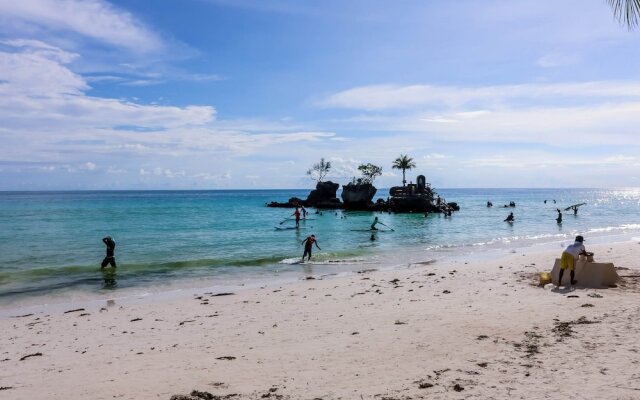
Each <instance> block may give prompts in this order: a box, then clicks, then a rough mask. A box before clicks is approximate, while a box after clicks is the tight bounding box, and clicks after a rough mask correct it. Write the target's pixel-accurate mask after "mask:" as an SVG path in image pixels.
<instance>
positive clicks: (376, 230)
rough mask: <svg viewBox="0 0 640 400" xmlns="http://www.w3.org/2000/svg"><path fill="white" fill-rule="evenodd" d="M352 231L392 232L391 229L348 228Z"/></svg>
mask: <svg viewBox="0 0 640 400" xmlns="http://www.w3.org/2000/svg"><path fill="white" fill-rule="evenodd" d="M350 230H351V231H352V232H393V231H392V230H391V229H350Z"/></svg>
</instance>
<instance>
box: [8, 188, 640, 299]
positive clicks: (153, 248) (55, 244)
mask: <svg viewBox="0 0 640 400" xmlns="http://www.w3.org/2000/svg"><path fill="white" fill-rule="evenodd" d="M307 193H308V191H301V190H298V191H297V190H264V191H140V192H136V191H125V192H120V191H118V192H22V193H16V192H13V193H9V192H4V193H0V302H3V303H4V304H9V303H11V302H13V301H17V300H20V299H24V298H25V297H29V298H33V297H37V296H39V295H42V294H46V295H48V296H52V295H53V296H55V295H59V294H60V293H64V292H65V291H69V290H73V291H76V292H77V291H80V292H86V293H99V294H104V293H118V291H123V290H127V289H128V290H131V289H139V290H141V291H144V290H146V289H148V288H151V287H154V288H158V287H160V288H161V287H163V286H166V287H172V285H175V284H176V283H178V282H187V281H190V282H193V281H197V282H200V283H201V284H202V285H209V286H220V287H225V286H228V285H234V284H249V285H260V284H263V283H265V282H268V281H270V280H275V279H281V278H282V277H284V276H287V277H293V278H295V279H299V278H300V277H302V276H304V274H308V273H314V274H320V275H322V274H336V273H347V272H351V271H356V270H359V269H366V268H381V267H394V266H397V265H406V264H407V263H408V262H420V261H426V260H440V259H443V258H446V257H455V256H459V255H461V254H467V255H468V254H478V255H481V254H483V253H487V252H488V251H509V250H511V249H513V248H518V247H530V246H540V245H551V244H557V245H558V246H561V245H564V244H566V243H568V241H570V240H571V239H572V238H573V236H575V235H576V234H578V233H579V234H583V235H585V237H586V238H587V243H594V242H596V243H597V242H603V241H607V240H614V239H616V240H617V239H620V238H631V237H633V236H634V235H638V234H639V233H640V190H639V189H620V190H600V189H571V190H558V189H549V190H541V189H517V190H515V189H513V190H509V189H456V190H453V189H450V190H446V189H442V190H439V193H440V195H441V196H442V197H444V198H446V200H447V201H455V202H457V203H458V204H459V205H460V207H461V210H460V211H459V212H457V213H454V215H453V216H452V217H450V218H447V217H444V216H442V215H438V214H433V215H428V216H427V217H425V216H424V215H423V214H386V213H375V214H374V213H368V212H342V211H337V212H336V211H329V210H324V211H322V214H318V213H316V210H315V209H310V210H309V211H310V212H311V214H310V216H309V217H310V219H309V220H307V221H303V222H302V223H301V227H300V229H299V230H295V229H276V227H277V228H282V227H292V226H293V225H294V224H293V221H291V220H287V221H284V220H285V219H286V218H287V217H288V216H289V215H290V214H291V213H292V211H293V210H290V209H278V208H268V207H266V206H265V204H266V203H267V202H270V201H273V200H276V201H286V200H287V199H288V198H289V197H293V196H297V197H301V198H304V197H306V195H307ZM379 193H380V195H381V197H385V198H386V193H387V191H386V190H380V191H379ZM489 200H490V201H492V202H493V204H494V207H492V208H487V207H486V203H487V201H489ZM544 200H547V203H546V204H545V203H544ZM553 200H555V201H556V203H555V204H554V203H553ZM510 201H514V202H515V203H516V207H515V208H510V207H507V208H505V207H503V205H504V204H508V203H509V202H510ZM582 202H585V203H587V204H586V205H585V206H582V207H581V208H580V209H579V212H578V214H577V215H574V214H573V213H572V212H571V211H564V208H565V207H567V206H569V205H571V204H575V203H582ZM556 208H561V209H563V211H562V212H563V217H564V219H563V223H562V224H560V225H559V224H557V223H556V221H555V218H556V216H557V212H556ZM509 212H514V215H515V217H516V221H515V223H513V224H509V223H505V222H503V220H504V218H505V217H506V216H507V214H508V213H509ZM374 216H378V217H379V219H380V221H381V222H383V223H384V224H386V225H388V226H389V227H391V228H393V231H387V232H378V233H376V234H375V235H374V239H375V240H373V241H372V240H371V232H370V231H367V229H368V227H369V225H370V224H371V222H372V220H373V217H374ZM282 221H284V222H282ZM281 222H282V223H281ZM381 228H384V226H382V227H381ZM311 233H314V234H315V235H316V236H317V238H318V243H319V245H320V247H321V248H322V250H317V249H315V248H314V257H313V259H312V263H310V264H304V265H299V264H296V263H295V262H296V261H297V260H298V259H299V257H300V256H301V255H302V250H303V249H302V246H301V245H300V242H301V241H302V240H303V239H304V238H305V237H307V236H308V235H310V234H311ZM106 235H111V236H113V238H114V239H115V241H116V243H117V247H116V260H117V262H118V268H117V270H116V272H115V273H113V272H105V273H102V272H101V271H100V268H99V264H100V261H101V260H102V258H103V257H104V255H105V246H104V245H103V243H102V241H101V238H102V237H104V236H106Z"/></svg>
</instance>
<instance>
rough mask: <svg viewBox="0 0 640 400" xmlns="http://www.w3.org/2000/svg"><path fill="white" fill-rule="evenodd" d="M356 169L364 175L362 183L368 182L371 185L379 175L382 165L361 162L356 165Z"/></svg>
mask: <svg viewBox="0 0 640 400" xmlns="http://www.w3.org/2000/svg"><path fill="white" fill-rule="evenodd" d="M358 171H360V172H361V173H362V176H363V177H364V178H363V179H362V183H370V184H372V185H373V181H374V180H375V179H376V178H377V177H378V176H380V175H382V167H378V166H377V165H373V164H371V163H368V164H361V165H360V166H359V167H358Z"/></svg>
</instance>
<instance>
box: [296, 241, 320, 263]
mask: <svg viewBox="0 0 640 400" xmlns="http://www.w3.org/2000/svg"><path fill="white" fill-rule="evenodd" d="M314 243H315V244H316V247H317V248H318V250H322V249H321V248H320V246H318V241H317V240H316V235H311V236H308V237H307V238H306V239H305V240H303V241H302V242H301V243H300V244H303V245H304V253H303V254H302V261H304V256H306V255H307V254H308V255H309V257H308V258H307V260H311V248H312V247H313V244H314Z"/></svg>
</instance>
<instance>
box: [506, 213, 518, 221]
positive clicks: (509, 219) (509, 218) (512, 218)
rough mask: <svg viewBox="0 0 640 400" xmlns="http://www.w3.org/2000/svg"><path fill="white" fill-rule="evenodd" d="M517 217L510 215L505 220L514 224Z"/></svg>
mask: <svg viewBox="0 0 640 400" xmlns="http://www.w3.org/2000/svg"><path fill="white" fill-rule="evenodd" d="M515 219H516V217H514V216H513V213H509V215H507V218H505V219H504V222H513V221H515Z"/></svg>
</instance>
